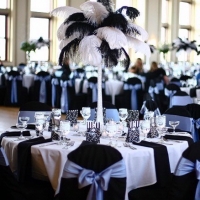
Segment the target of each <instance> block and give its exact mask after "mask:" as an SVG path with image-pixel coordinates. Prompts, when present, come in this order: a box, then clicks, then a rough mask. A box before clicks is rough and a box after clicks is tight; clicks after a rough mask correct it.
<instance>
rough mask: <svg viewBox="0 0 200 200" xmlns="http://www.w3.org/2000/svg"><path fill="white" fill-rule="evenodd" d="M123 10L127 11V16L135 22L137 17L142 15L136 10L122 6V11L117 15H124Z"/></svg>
mask: <svg viewBox="0 0 200 200" xmlns="http://www.w3.org/2000/svg"><path fill="white" fill-rule="evenodd" d="M123 10H126V15H127V16H128V17H129V18H130V19H132V20H134V19H135V18H136V17H138V16H139V15H140V12H139V11H138V10H137V9H136V8H133V7H128V6H122V7H121V8H120V9H118V10H117V11H116V13H120V14H122V12H123Z"/></svg>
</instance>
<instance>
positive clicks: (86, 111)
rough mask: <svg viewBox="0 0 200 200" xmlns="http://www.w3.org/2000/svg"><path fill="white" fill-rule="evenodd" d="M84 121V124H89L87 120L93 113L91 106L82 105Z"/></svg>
mask: <svg viewBox="0 0 200 200" xmlns="http://www.w3.org/2000/svg"><path fill="white" fill-rule="evenodd" d="M80 113H81V115H82V117H83V119H84V122H83V124H87V120H88V119H89V117H90V115H91V109H90V107H82V110H81V111H80Z"/></svg>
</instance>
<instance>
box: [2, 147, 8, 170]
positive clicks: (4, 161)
mask: <svg viewBox="0 0 200 200" xmlns="http://www.w3.org/2000/svg"><path fill="white" fill-rule="evenodd" d="M8 165H9V162H8V158H7V156H6V153H5V151H4V149H3V148H2V147H1V148H0V166H8Z"/></svg>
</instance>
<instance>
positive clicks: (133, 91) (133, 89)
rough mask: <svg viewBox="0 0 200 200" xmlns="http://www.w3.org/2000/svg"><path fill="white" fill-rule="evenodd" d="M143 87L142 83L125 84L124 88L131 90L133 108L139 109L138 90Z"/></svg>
mask: <svg viewBox="0 0 200 200" xmlns="http://www.w3.org/2000/svg"><path fill="white" fill-rule="evenodd" d="M140 89H142V85H141V84H135V85H132V84H127V83H125V84H124V90H131V109H132V110H137V109H138V102H137V90H140Z"/></svg>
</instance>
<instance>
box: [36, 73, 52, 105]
mask: <svg viewBox="0 0 200 200" xmlns="http://www.w3.org/2000/svg"><path fill="white" fill-rule="evenodd" d="M50 79H51V76H45V77H42V76H35V81H40V82H41V83H40V93H39V94H40V95H39V101H40V102H41V103H46V98H47V97H46V81H49V80H50Z"/></svg>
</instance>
